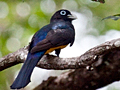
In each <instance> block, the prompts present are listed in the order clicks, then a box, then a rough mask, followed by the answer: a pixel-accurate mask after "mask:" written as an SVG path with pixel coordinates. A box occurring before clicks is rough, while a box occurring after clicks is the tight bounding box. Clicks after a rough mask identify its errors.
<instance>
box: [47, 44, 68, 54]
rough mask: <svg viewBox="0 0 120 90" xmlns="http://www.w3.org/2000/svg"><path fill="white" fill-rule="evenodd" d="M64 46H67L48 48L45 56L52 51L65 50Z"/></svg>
mask: <svg viewBox="0 0 120 90" xmlns="http://www.w3.org/2000/svg"><path fill="white" fill-rule="evenodd" d="M66 46H67V45H62V46H58V47H54V48H50V49H49V50H47V51H46V52H45V54H48V53H50V52H52V51H54V50H55V49H62V48H65V47H66Z"/></svg>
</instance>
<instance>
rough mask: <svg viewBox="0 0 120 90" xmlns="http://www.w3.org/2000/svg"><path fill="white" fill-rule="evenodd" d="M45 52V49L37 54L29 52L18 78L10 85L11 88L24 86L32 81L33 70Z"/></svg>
mask: <svg viewBox="0 0 120 90" xmlns="http://www.w3.org/2000/svg"><path fill="white" fill-rule="evenodd" d="M44 53H45V52H44V51H43V52H38V53H35V54H31V53H28V56H27V59H26V61H25V62H24V64H23V66H22V68H21V70H20V72H19V74H18V76H17V78H16V79H15V81H14V82H13V84H12V85H11V86H10V87H11V89H20V88H24V87H25V86H26V85H27V84H28V83H29V82H30V77H31V74H32V71H33V69H34V67H35V66H36V64H37V63H38V61H39V60H40V59H41V57H42V56H43V55H44Z"/></svg>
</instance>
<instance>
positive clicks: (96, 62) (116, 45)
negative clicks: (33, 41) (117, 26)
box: [0, 38, 120, 90]
mask: <svg viewBox="0 0 120 90" xmlns="http://www.w3.org/2000/svg"><path fill="white" fill-rule="evenodd" d="M27 52H28V51H27V47H24V48H21V49H19V50H18V51H16V52H14V53H11V54H8V55H7V56H5V57H3V58H1V59H0V70H1V71H2V70H4V69H6V68H9V67H11V66H14V65H16V64H18V63H23V62H24V61H25V58H26V56H27ZM37 67H40V68H46V69H55V70H62V69H75V70H70V71H68V72H66V73H64V74H62V75H60V76H59V77H50V78H49V79H48V80H47V81H44V82H43V83H42V84H41V85H40V86H38V87H37V88H35V90H42V89H43V88H44V90H48V89H49V90H68V89H69V90H73V89H74V90H80V89H81V90H86V89H88V88H89V90H95V89H96V88H100V87H103V86H105V85H107V84H109V83H111V82H113V81H116V80H120V77H119V76H120V38H119V39H115V40H111V41H108V42H105V43H103V44H101V45H99V46H96V47H94V48H92V49H90V50H89V51H87V52H85V53H84V54H83V55H81V56H79V57H73V58H59V57H56V56H53V55H44V56H43V58H42V59H41V60H40V61H39V63H38V65H37ZM46 86H47V87H46ZM53 87H54V89H53ZM38 88H39V89H38Z"/></svg>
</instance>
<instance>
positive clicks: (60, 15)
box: [50, 9, 76, 22]
mask: <svg viewBox="0 0 120 90" xmlns="http://www.w3.org/2000/svg"><path fill="white" fill-rule="evenodd" d="M75 19H76V16H74V15H72V14H71V12H70V11H68V10H66V9H61V10H59V11H57V12H55V14H54V15H53V16H52V17H51V20H50V22H56V21H58V20H64V21H69V22H71V21H72V20H75Z"/></svg>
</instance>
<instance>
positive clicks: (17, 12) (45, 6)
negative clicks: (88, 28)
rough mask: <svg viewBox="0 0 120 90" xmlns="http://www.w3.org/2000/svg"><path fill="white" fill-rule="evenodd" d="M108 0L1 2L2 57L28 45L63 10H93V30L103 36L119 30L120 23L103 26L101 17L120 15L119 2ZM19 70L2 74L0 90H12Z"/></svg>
mask: <svg viewBox="0 0 120 90" xmlns="http://www.w3.org/2000/svg"><path fill="white" fill-rule="evenodd" d="M105 1H106V2H105V4H100V3H99V2H93V1H91V0H0V58H1V57H3V56H5V55H7V54H9V53H12V52H15V51H16V50H18V49H19V48H22V47H24V46H26V45H28V43H29V41H30V39H31V37H32V35H33V34H34V33H35V32H36V31H37V30H39V29H40V28H41V27H42V26H44V25H46V24H48V23H49V20H50V17H51V16H52V15H53V13H54V12H55V11H56V10H59V9H61V8H66V9H68V10H71V11H75V12H78V13H79V12H80V11H81V10H82V11H84V9H85V10H90V11H91V12H92V14H93V16H95V18H92V20H93V23H94V28H96V29H97V30H99V34H100V35H102V34H105V32H106V31H108V30H109V29H116V30H119V29H120V25H119V23H120V20H117V21H114V20H110V19H109V20H105V21H103V23H105V24H104V25H105V27H104V28H102V27H101V26H100V24H101V23H100V22H101V19H102V18H104V17H107V16H110V15H114V14H118V13H120V12H119V11H120V2H119V0H105ZM88 16H89V15H88ZM91 34H93V35H94V33H91ZM18 69H20V65H16V66H14V67H11V68H9V69H6V70H4V71H1V72H0V90H9V86H10V85H11V84H12V82H13V79H14V75H15V73H16V70H18ZM114 90H115V89H114Z"/></svg>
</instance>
